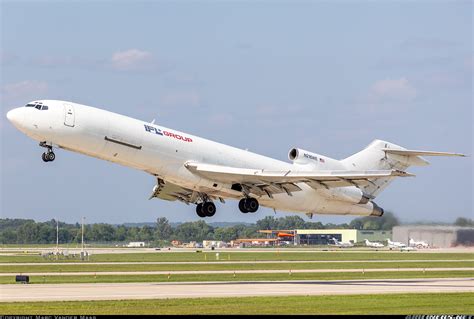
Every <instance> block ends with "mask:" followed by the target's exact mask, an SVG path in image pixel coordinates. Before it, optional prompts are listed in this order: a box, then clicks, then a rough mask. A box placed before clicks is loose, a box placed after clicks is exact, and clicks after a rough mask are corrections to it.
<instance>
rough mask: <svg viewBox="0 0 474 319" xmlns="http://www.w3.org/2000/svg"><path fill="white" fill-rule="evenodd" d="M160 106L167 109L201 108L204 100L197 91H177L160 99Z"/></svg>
mask: <svg viewBox="0 0 474 319" xmlns="http://www.w3.org/2000/svg"><path fill="white" fill-rule="evenodd" d="M160 105H162V106H165V107H173V108H175V107H186V108H187V107H192V108H194V107H200V106H202V99H201V96H200V95H199V93H198V92H196V91H195V90H177V91H170V92H167V93H165V94H163V95H162V96H161V98H160Z"/></svg>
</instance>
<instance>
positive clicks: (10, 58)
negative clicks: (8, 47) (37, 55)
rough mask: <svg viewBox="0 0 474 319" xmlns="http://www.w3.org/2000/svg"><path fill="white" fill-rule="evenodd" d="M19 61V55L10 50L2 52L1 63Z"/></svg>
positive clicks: (4, 64)
mask: <svg viewBox="0 0 474 319" xmlns="http://www.w3.org/2000/svg"><path fill="white" fill-rule="evenodd" d="M17 61H18V56H17V55H15V54H12V53H9V52H4V51H2V52H0V65H2V66H7V65H12V64H14V63H15V62H17Z"/></svg>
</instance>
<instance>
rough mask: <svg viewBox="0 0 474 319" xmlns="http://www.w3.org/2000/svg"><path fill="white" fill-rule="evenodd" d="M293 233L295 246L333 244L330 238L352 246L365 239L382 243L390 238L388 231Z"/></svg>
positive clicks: (339, 230)
mask: <svg viewBox="0 0 474 319" xmlns="http://www.w3.org/2000/svg"><path fill="white" fill-rule="evenodd" d="M295 232H296V235H295V244H297V245H327V244H333V241H332V240H331V239H332V238H336V239H337V240H338V241H342V242H351V243H353V244H355V243H359V242H363V241H364V240H365V239H368V240H370V241H379V242H383V241H386V240H387V238H392V232H391V231H389V230H360V229H297V230H296V231H295Z"/></svg>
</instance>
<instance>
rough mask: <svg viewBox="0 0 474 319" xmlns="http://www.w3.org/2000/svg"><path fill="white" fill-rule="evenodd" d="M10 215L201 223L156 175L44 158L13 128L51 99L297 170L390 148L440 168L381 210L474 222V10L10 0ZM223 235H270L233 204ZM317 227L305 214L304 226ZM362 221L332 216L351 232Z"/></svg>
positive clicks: (4, 196) (453, 4) (5, 41)
mask: <svg viewBox="0 0 474 319" xmlns="http://www.w3.org/2000/svg"><path fill="white" fill-rule="evenodd" d="M0 9H1V47H0V59H1V60H0V62H1V79H0V81H1V83H0V85H1V87H0V95H1V96H0V104H1V113H2V114H1V116H0V134H1V192H0V196H1V198H0V201H1V207H0V209H1V217H2V218H31V219H35V220H38V221H44V220H50V219H52V218H55V219H59V220H61V221H66V222H71V223H72V222H77V221H80V219H81V216H85V217H86V222H89V223H98V222H106V223H126V222H150V221H155V220H156V219H157V218H158V217H166V218H168V219H169V220H170V221H173V222H185V221H195V220H199V217H198V216H197V215H196V213H195V209H194V206H193V205H190V206H186V205H184V204H182V203H180V202H166V201H161V200H158V199H154V200H148V197H149V196H150V194H151V192H152V188H153V186H154V185H155V182H156V181H155V180H154V178H153V177H152V176H150V175H147V174H146V173H144V172H141V171H137V170H133V169H131V168H126V167H123V166H119V165H116V164H112V163H109V162H105V161H101V160H99V159H95V158H90V157H86V156H84V155H81V154H76V153H72V152H69V151H65V150H56V160H55V161H54V162H53V163H43V161H42V160H41V154H42V152H43V151H44V150H43V149H42V148H40V147H39V146H38V145H37V143H36V142H35V141H34V140H31V139H29V138H28V137H26V136H25V135H23V134H22V133H20V132H19V131H18V130H16V129H15V128H14V127H13V126H12V125H11V124H10V123H9V122H8V121H7V119H6V117H5V114H6V113H7V111H8V110H10V109H12V108H14V107H18V106H22V105H24V104H26V103H27V102H29V101H31V100H36V99H60V100H67V101H73V102H77V103H81V104H86V105H91V106H95V107H99V108H103V109H107V110H109V111H113V112H117V113H120V114H124V115H127V116H131V117H134V118H138V119H141V120H145V121H151V120H153V119H156V123H158V124H160V125H163V126H165V127H170V128H173V129H176V130H180V131H183V132H186V133H189V134H193V135H197V136H201V137H204V138H208V139H211V140H215V141H218V142H221V143H225V144H229V145H232V146H236V147H240V148H244V149H249V150H250V151H253V152H256V153H259V154H263V155H266V156H270V157H274V158H277V159H280V160H285V161H288V159H287V154H288V150H289V149H291V148H293V147H299V148H303V149H306V150H309V151H312V152H316V153H319V154H324V155H327V156H329V157H333V158H336V159H342V158H345V157H348V156H349V155H351V154H353V153H356V152H357V151H359V150H361V149H362V148H364V147H365V146H366V145H368V144H369V143H370V142H371V141H372V140H374V139H384V140H387V141H390V142H393V143H395V144H398V145H402V146H404V147H406V148H408V149H426V150H439V151H452V152H460V153H465V154H468V155H471V156H470V157H467V158H436V157H433V158H429V161H430V162H431V164H432V165H431V166H428V167H412V168H410V169H409V171H410V172H412V173H415V174H416V175H417V177H416V178H403V179H398V180H395V181H394V182H393V183H392V185H391V186H390V187H388V188H387V189H386V190H385V191H384V192H383V193H382V194H380V195H379V196H378V197H377V200H376V202H377V204H378V205H379V206H381V207H383V208H384V209H385V210H388V211H392V212H393V213H394V214H395V215H396V216H398V217H399V219H400V220H401V221H402V222H408V223H409V222H415V221H440V222H452V221H454V220H455V219H456V218H457V217H461V216H462V217H467V218H473V215H474V214H473V205H472V198H473V188H472V181H473V177H474V175H473V169H472V167H473V157H472V154H473V152H472V148H473V130H472V123H473V112H472V109H473V86H472V74H473V65H474V54H473V53H474V50H473V34H472V32H473V31H472V30H473V25H472V19H473V3H472V2H471V1H430V2H428V1H410V2H408V1H390V2H383V3H380V2H375V1H272V2H270V1H181V2H174V1H67V2H66V1H5V0H1V1H0ZM217 209H218V211H217V213H216V215H215V216H214V217H212V218H206V219H205V220H206V221H208V222H222V221H228V222H238V221H245V222H255V221H256V220H258V219H261V218H264V217H265V216H275V217H284V216H287V215H288V213H284V212H277V213H276V214H275V213H274V212H273V210H270V209H264V208H261V209H260V210H259V211H258V213H256V214H245V215H244V214H241V213H240V211H239V210H238V207H237V202H236V201H227V203H226V204H225V205H223V204H221V203H217ZM300 216H301V217H303V218H305V220H309V219H308V218H307V217H306V216H305V215H300ZM352 219H353V217H350V216H349V217H346V216H330V215H316V216H314V217H313V221H321V222H323V223H326V222H334V223H343V222H350V220H352Z"/></svg>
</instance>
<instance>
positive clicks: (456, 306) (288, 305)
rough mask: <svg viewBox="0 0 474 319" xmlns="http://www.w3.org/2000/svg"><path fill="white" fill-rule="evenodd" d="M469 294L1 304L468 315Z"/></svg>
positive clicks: (19, 309)
mask: <svg viewBox="0 0 474 319" xmlns="http://www.w3.org/2000/svg"><path fill="white" fill-rule="evenodd" d="M473 297H474V294H472V293H421V294H420V293H416V294H415V293H413V294H377V295H342V296H291V297H244V298H193V299H152V300H119V301H63V302H56V301H55V302H27V303H19V302H18V303H2V304H1V305H2V314H4V315H10V314H14V315H23V314H28V315H31V314H35V315H47V314H54V315H68V314H70V315H78V314H80V315H99V314H103V315H105V314H107V315H109V314H116V315H130V314H221V315H229V314H289V315H293V314H358V315H366V314H472V313H474V298H473Z"/></svg>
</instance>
